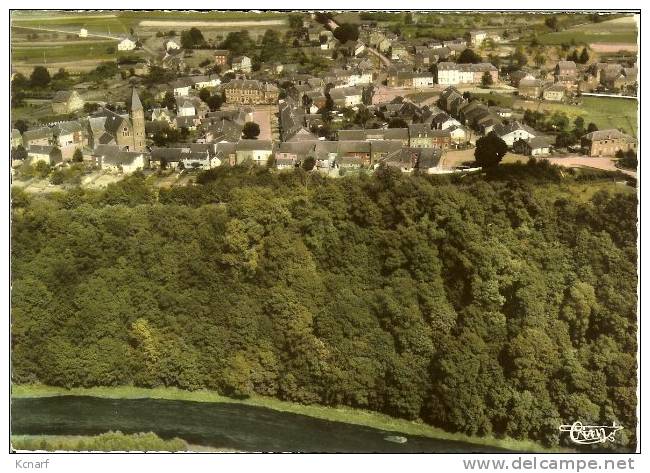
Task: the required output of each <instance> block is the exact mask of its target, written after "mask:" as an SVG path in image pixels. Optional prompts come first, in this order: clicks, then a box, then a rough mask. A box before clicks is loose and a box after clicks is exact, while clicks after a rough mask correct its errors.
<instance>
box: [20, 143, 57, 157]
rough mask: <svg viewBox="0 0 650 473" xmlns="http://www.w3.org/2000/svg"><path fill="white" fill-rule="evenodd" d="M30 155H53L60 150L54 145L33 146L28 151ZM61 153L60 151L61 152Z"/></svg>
mask: <svg viewBox="0 0 650 473" xmlns="http://www.w3.org/2000/svg"><path fill="white" fill-rule="evenodd" d="M27 151H28V153H30V154H31V153H33V154H48V155H49V154H52V153H53V152H54V151H59V148H57V147H56V146H53V145H31V146H30V147H29V149H28V150H27ZM59 153H60V151H59Z"/></svg>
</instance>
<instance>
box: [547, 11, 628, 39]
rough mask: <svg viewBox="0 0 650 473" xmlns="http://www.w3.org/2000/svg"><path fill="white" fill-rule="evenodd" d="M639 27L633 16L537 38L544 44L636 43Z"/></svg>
mask: <svg viewBox="0 0 650 473" xmlns="http://www.w3.org/2000/svg"><path fill="white" fill-rule="evenodd" d="M637 33H638V31H637V27H636V23H635V22H634V19H633V18H632V17H625V18H618V19H615V20H607V21H603V22H601V23H587V24H584V25H578V26H574V27H573V28H569V29H567V30H565V31H558V32H554V33H547V34H544V35H541V36H539V37H538V38H537V39H538V41H539V42H540V43H542V44H562V43H570V42H571V41H572V40H573V41H575V42H576V43H579V44H582V43H587V44H589V43H636V41H637Z"/></svg>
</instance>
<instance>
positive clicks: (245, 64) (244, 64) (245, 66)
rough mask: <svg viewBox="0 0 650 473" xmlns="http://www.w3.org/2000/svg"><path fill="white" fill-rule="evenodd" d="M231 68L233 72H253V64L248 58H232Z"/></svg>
mask: <svg viewBox="0 0 650 473" xmlns="http://www.w3.org/2000/svg"><path fill="white" fill-rule="evenodd" d="M231 64H232V68H233V70H235V71H242V72H246V73H248V72H251V71H252V70H253V63H252V61H251V58H249V57H248V56H237V57H235V58H233V60H232V63H231Z"/></svg>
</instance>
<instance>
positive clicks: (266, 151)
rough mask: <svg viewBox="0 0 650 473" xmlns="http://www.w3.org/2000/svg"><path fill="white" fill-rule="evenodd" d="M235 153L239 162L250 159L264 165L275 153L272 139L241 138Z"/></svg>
mask: <svg viewBox="0 0 650 473" xmlns="http://www.w3.org/2000/svg"><path fill="white" fill-rule="evenodd" d="M235 153H236V156H237V158H236V161H237V164H241V163H243V162H244V161H248V160H250V161H252V162H254V163H255V164H258V165H261V166H263V165H266V163H267V161H268V160H269V158H270V157H271V155H272V154H273V143H272V142H271V141H270V140H239V141H238V142H237V145H236V147H235Z"/></svg>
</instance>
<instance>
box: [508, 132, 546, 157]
mask: <svg viewBox="0 0 650 473" xmlns="http://www.w3.org/2000/svg"><path fill="white" fill-rule="evenodd" d="M512 148H513V149H514V150H515V152H516V153H519V154H525V155H527V156H533V157H535V156H546V155H548V154H550V153H551V140H550V139H549V138H547V137H545V136H536V137H535V138H531V139H529V140H517V141H515V143H514V145H513V147H512Z"/></svg>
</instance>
